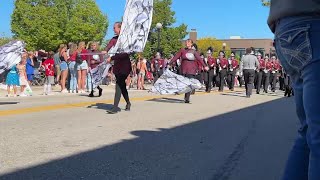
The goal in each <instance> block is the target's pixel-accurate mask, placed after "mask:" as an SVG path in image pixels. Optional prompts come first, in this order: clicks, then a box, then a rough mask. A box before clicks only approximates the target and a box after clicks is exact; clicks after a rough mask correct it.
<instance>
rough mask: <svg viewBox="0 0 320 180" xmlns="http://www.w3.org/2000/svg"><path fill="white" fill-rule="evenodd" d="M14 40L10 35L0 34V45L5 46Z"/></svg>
mask: <svg viewBox="0 0 320 180" xmlns="http://www.w3.org/2000/svg"><path fill="white" fill-rule="evenodd" d="M12 40H13V39H12V38H10V37H5V36H0V46H3V45H5V44H7V43H9V42H10V41H12Z"/></svg>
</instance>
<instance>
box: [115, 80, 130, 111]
mask: <svg viewBox="0 0 320 180" xmlns="http://www.w3.org/2000/svg"><path fill="white" fill-rule="evenodd" d="M128 75H129V74H115V76H116V92H115V95H114V103H113V105H114V106H115V107H118V106H119V102H120V99H121V94H122V96H123V98H124V99H125V100H126V103H127V104H130V100H129V94H128V90H127V88H126V79H127V77H128Z"/></svg>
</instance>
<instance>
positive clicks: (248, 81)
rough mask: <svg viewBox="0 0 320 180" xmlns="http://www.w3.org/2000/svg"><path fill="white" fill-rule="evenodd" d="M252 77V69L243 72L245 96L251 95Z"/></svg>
mask: <svg viewBox="0 0 320 180" xmlns="http://www.w3.org/2000/svg"><path fill="white" fill-rule="evenodd" d="M254 75H255V70H253V69H245V70H243V76H244V83H245V86H246V95H247V96H251V94H252V89H253V83H254Z"/></svg>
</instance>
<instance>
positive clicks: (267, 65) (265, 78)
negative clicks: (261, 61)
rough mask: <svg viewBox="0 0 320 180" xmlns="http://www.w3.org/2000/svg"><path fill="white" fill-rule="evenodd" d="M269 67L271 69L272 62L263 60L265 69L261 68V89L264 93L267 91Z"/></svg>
mask: <svg viewBox="0 0 320 180" xmlns="http://www.w3.org/2000/svg"><path fill="white" fill-rule="evenodd" d="M271 69H272V62H270V61H267V60H265V69H264V70H263V77H262V82H263V91H264V92H265V93H267V92H268V86H269V84H270V80H271V79H270V75H271Z"/></svg>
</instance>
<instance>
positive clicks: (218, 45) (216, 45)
mask: <svg viewBox="0 0 320 180" xmlns="http://www.w3.org/2000/svg"><path fill="white" fill-rule="evenodd" d="M197 45H198V48H199V51H200V52H202V53H206V52H207V49H208V48H209V47H212V48H213V50H214V52H213V57H218V54H219V51H220V50H223V42H222V41H219V40H217V39H216V38H212V37H205V38H201V39H199V40H197ZM225 52H226V56H227V57H228V56H229V55H230V53H231V52H230V48H229V47H228V45H227V46H226V47H225Z"/></svg>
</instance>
